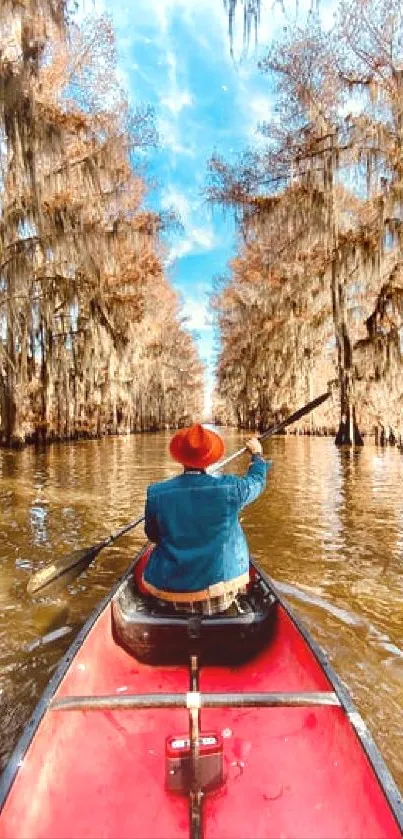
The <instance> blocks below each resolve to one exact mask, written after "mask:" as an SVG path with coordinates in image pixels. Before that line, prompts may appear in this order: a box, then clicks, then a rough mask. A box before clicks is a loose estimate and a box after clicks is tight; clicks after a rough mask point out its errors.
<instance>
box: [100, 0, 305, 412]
mask: <svg viewBox="0 0 403 839" xmlns="http://www.w3.org/2000/svg"><path fill="white" fill-rule="evenodd" d="M290 2H291V3H292V7H293V8H295V6H294V0H290ZM83 3H84V6H85V5H86V4H88V0H83ZM309 4H310V0H306V2H304V1H303V3H302V5H303V6H305V8H306V7H307V6H309ZM95 5H96V8H97V10H99V11H103V10H105V9H107V11H108V13H109V14H110V15H111V16H112V18H113V21H114V24H115V28H116V35H117V46H118V55H119V73H120V76H121V80H122V82H123V84H124V85H125V87H126V89H127V90H128V92H129V96H130V100H131V102H132V104H133V105H136V104H138V103H146V104H150V105H152V106H153V108H154V109H155V114H156V124H157V130H158V132H159V147H158V149H157V150H156V151H155V152H153V153H152V155H151V156H150V158H149V174H150V175H151V176H152V177H153V178H154V179H155V180H156V182H157V187H156V189H155V190H154V191H153V193H152V194H151V195H150V196H149V198H148V203H149V205H151V206H153V207H156V208H158V209H159V208H162V209H167V208H169V207H172V208H173V209H175V210H176V211H177V212H178V213H179V215H180V217H181V220H182V224H183V232H182V233H181V234H180V235H176V236H174V237H172V238H171V241H170V242H168V244H169V245H170V252H169V253H168V256H167V264H166V270H167V274H168V277H169V279H170V281H171V282H172V284H173V285H174V287H175V288H176V289H177V290H178V291H179V292H180V294H181V297H182V300H183V311H184V313H185V314H186V315H187V316H188V318H189V323H188V326H189V328H190V329H192V330H196V331H197V332H198V333H199V338H198V346H199V351H200V355H201V357H202V359H203V361H204V362H205V363H206V365H207V377H206V384H207V392H208V393H211V388H212V382H213V375H212V370H213V364H214V336H213V328H212V324H211V317H210V315H209V312H208V299H207V295H208V292H209V291H210V290H211V287H212V281H213V278H214V276H216V275H217V274H222V273H223V272H225V271H226V269H227V263H228V260H229V259H230V258H231V256H232V255H233V254H234V249H235V246H236V235H235V230H234V224H233V222H232V220H231V218H230V217H229V216H227V217H224V215H223V214H222V213H221V212H220V211H218V210H216V211H215V212H214V214H213V213H212V211H211V208H210V207H208V206H207V205H206V201H205V198H204V196H203V194H202V191H203V188H204V187H205V184H206V172H207V161H208V159H209V157H210V156H211V154H212V153H213V152H214V151H217V152H218V153H222V154H224V155H225V156H226V157H227V158H231V157H232V156H234V155H236V153H237V152H238V151H240V150H241V149H243V148H245V147H246V146H248V145H249V144H251V143H254V142H256V141H257V139H258V135H257V133H256V130H257V126H258V124H259V122H262V121H263V120H265V119H267V118H268V117H269V115H270V107H271V101H270V93H269V89H268V81H267V79H266V78H265V77H264V76H262V75H261V74H260V73H259V71H258V70H257V67H256V57H257V55H256V53H255V51H254V49H253V48H251V49H250V50H249V56H248V57H246V58H245V57H242V18H241V15H240V18H239V21H238V26H237V27H236V40H235V61H234V60H233V59H232V58H231V55H230V49H229V40H228V19H227V15H226V12H225V10H224V8H223V2H222V0H126V2H124V0H123V2H122V0H98V2H96V4H95ZM300 8H301V3H300ZM88 10H89V9H88ZM240 12H241V9H240ZM283 24H284V15H283V13H282V11H281V8H280V5H279V4H278V5H277V6H273V4H272V2H271V0H270V3H268V4H267V5H266V7H265V5H264V4H263V14H262V23H261V27H260V36H259V38H260V44H265V43H268V42H269V41H270V39H271V37H272V35H273V31H274V28H275V27H276V26H278V25H283ZM261 49H262V47H260V48H259V51H260V50H261ZM208 401H209V399H208V398H207V402H208Z"/></svg>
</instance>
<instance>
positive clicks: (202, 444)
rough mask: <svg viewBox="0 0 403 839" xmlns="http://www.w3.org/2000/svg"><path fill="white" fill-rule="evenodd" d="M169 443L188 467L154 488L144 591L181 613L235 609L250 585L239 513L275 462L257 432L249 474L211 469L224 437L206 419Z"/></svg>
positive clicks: (149, 508) (251, 444)
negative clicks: (268, 457) (268, 459)
mask: <svg viewBox="0 0 403 839" xmlns="http://www.w3.org/2000/svg"><path fill="white" fill-rule="evenodd" d="M169 448H170V453H171V456H172V457H173V458H174V460H176V461H177V462H179V463H180V464H181V465H182V466H184V471H183V473H182V474H180V475H178V476H176V477H174V478H171V479H169V480H166V481H162V482H160V483H156V484H152V485H151V486H149V487H148V490H147V501H146V509H145V532H146V535H147V537H148V538H149V539H150V541H151V542H153V543H154V544H155V547H154V548H153V550H152V552H151V555H150V557H149V559H148V561H147V563H146V565H145V567H144V568H143V572H142V584H143V585H142V589H143V591H144V589H145V591H146V592H147V593H148V594H149V595H151V596H152V597H154V598H156V599H157V600H158V601H159V602H160V603H161V602H162V603H164V604H165V605H166V603H167V602H169V603H170V604H171V608H172V609H173V610H174V611H180V612H191V613H196V614H203V615H211V614H217V613H219V612H224V611H227V610H228V609H229V608H230V607H231V606H232V604H233V603H234V601H235V599H236V596H237V594H239V593H240V592H242V591H245V587H246V585H247V584H248V582H249V551H248V545H247V541H246V537H245V534H244V532H243V530H242V527H241V525H240V523H239V520H238V516H239V513H240V511H241V510H242V509H243V508H244V507H245V506H246V505H247V504H251V503H252V501H255V499H256V498H257V497H258V496H259V495H260V494H261V492H263V489H264V487H265V484H266V475H267V472H268V469H269V467H270V465H271V464H269V463H267V462H266V461H265V460H264V458H263V456H262V455H263V452H262V446H261V443H260V441H259V440H258V439H257V438H256V437H253V438H252V439H250V440H248V441H247V443H246V448H247V449H248V451H249V452H250V454H251V455H252V459H251V463H250V466H249V469H248V471H247V473H246V475H245V476H244V477H238V476H237V475H220V476H217V475H211V474H209V473H208V472H207V471H206V470H207V468H208V467H209V466H211V465H212V464H213V463H216V462H217V461H218V460H220V459H221V457H222V456H223V454H224V442H223V440H222V439H221V437H220V436H219V435H218V434H216V433H215V432H214V431H210V430H209V429H207V428H205V427H204V426H202V425H199V424H197V425H192V426H191V427H190V428H184V429H181V430H180V431H178V432H177V433H176V434H175V435H174V436H173V438H172V439H171V442H170V447H169Z"/></svg>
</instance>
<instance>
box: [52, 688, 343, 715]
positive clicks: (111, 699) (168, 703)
mask: <svg viewBox="0 0 403 839" xmlns="http://www.w3.org/2000/svg"><path fill="white" fill-rule="evenodd" d="M195 703H197V705H198V707H199V708H279V707H286V708H304V707H312V706H323V705H326V706H329V705H330V706H336V707H339V706H340V701H339V699H338V697H337V695H336V694H335V693H334V692H333V691H312V692H309V693H197V692H195V691H190V692H189V693H144V694H134V695H130V696H114V695H112V696H65V697H62V698H61V699H54V700H53V702H51V703H50V705H49V709H50V710H51V711H113V710H127V711H130V710H136V709H139V710H140V709H142V708H191V707H194V705H195Z"/></svg>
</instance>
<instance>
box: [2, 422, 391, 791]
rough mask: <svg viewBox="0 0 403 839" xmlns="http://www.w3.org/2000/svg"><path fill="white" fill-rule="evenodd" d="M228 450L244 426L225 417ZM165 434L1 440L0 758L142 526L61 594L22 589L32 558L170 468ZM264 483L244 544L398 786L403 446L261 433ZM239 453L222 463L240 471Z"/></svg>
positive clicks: (120, 505)
mask: <svg viewBox="0 0 403 839" xmlns="http://www.w3.org/2000/svg"><path fill="white" fill-rule="evenodd" d="M223 435H224V436H225V438H226V441H227V450H228V452H229V453H230V452H232V451H235V450H236V449H237V448H239V446H240V445H241V443H242V437H241V436H240V435H239V434H238V432H236V431H233V430H228V429H227V430H225V431H223ZM169 437H170V434H169V433H168V432H167V433H161V434H148V435H139V436H134V437H117V438H104V439H102V440H96V441H89V442H77V443H73V444H64V445H63V444H60V445H54V446H52V447H50V448H48V449H45V450H43V451H38V450H35V449H34V448H28V449H25V450H24V451H21V452H7V451H0V707H1V717H0V720H1V722H0V725H1V732H0V733H1V737H0V741H1V754H0V756H1V761H2V763H3V764H4V761H5V760H6V759H7V756H8V754H9V753H10V750H11V749H12V747H13V745H14V744H15V742H16V739H17V737H18V735H19V734H20V732H21V730H22V727H23V725H24V723H25V722H26V720H27V718H28V716H29V715H30V713H31V711H32V710H33V708H34V706H35V703H36V701H37V699H38V697H39V696H40V694H41V692H42V690H43V689H44V687H45V685H46V682H47V680H48V679H49V677H50V675H51V674H52V672H53V670H54V668H55V666H56V664H57V662H58V660H59V658H60V656H61V655H62V654H63V653H64V651H65V650H66V648H67V647H68V645H69V644H70V643H71V641H72V640H73V638H74V636H75V634H76V633H77V631H78V629H79V628H80V626H81V625H82V624H83V622H84V621H85V619H86V618H87V617H88V616H89V614H90V612H91V611H92V609H93V607H94V606H95V605H96V604H97V603H98V602H99V600H100V599H101V598H102V597H103V596H104V595H105V593H106V592H107V591H108V589H109V588H110V587H111V585H112V584H113V582H114V581H115V580H116V579H117V577H118V576H119V574H120V573H121V572H122V571H123V570H124V568H125V566H126V565H127V564H128V562H129V560H130V558H131V557H132V556H133V554H134V552H135V551H136V550H137V549H138V548H139V547H140V546H141V544H142V543H143V542H144V534H143V531H142V529H141V528H139V529H138V531H137V532H136V531H134V532H133V533H131V534H129V535H127V536H125V537H124V538H123V539H121V540H120V541H119V542H117V543H115V545H114V546H113V547H110V548H108V549H106V550H104V551H103V552H101V554H100V555H99V557H98V559H97V561H96V563H95V564H94V565H93V566H92V567H91V568H90V569H89V570H88V571H87V572H86V573H85V574H84V575H83V576H81V577H80V578H79V579H78V580H77V581H76V582H75V583H73V584H71V585H70V586H69V587H68V588H67V589H66V590H65V591H63V592H62V593H61V594H58V595H53V596H47V597H37V598H36V599H32V598H30V597H29V596H28V594H27V593H26V585H27V582H28V579H29V576H30V573H31V571H32V570H34V569H37V568H38V567H40V565H41V564H43V563H45V562H48V561H50V560H51V559H52V558H54V557H58V556H62V555H64V554H65V553H68V552H69V551H71V550H73V549H75V548H77V547H84V546H86V545H91V544H93V543H94V542H96V541H97V540H100V539H103V538H105V536H107V535H108V533H110V532H112V531H114V530H116V528H118V527H119V526H121V525H123V524H125V523H126V522H128V521H130V520H131V519H134V518H136V517H137V516H138V515H139V514H141V513H142V511H143V500H144V496H145V491H146V487H147V484H148V483H149V482H150V481H156V480H161V479H164V478H168V477H170V476H171V475H173V474H175V472H176V471H177V468H176V466H175V464H174V463H173V462H172V461H171V460H170V458H169V455H168V453H167V444H168V440H169ZM266 454H267V456H268V457H271V458H272V459H273V468H272V471H271V473H270V480H269V484H268V488H267V490H266V492H265V494H264V495H263V496H262V497H261V498H260V499H259V500H258V501H257V502H256V503H255V504H254V505H253V506H251V507H249V508H248V509H247V510H246V511H245V512H244V515H243V519H242V520H243V524H244V527H245V530H246V532H247V535H248V539H249V543H250V547H251V550H252V553H253V554H254V555H255V556H256V558H257V559H258V561H259V562H260V563H261V565H262V566H263V567H264V568H265V569H266V570H267V571H268V572H269V573H270V574H271V576H272V577H273V578H274V580H275V581H276V582H277V583H278V584H279V587H280V589H281V591H282V592H283V593H284V594H285V595H286V596H287V598H288V600H289V602H290V603H291V604H292V606H293V607H294V610H295V611H297V613H298V614H299V616H300V617H301V618H302V619H303V620H304V621H305V622H306V624H307V625H308V627H309V629H310V630H311V632H312V633H313V635H314V637H315V638H316V639H317V640H318V641H319V643H320V644H321V646H322V647H323V648H324V649H325V651H326V652H327V654H328V656H329V659H330V661H331V663H332V664H333V666H334V668H335V669H336V671H337V672H338V674H339V676H340V677H341V678H342V680H343V682H344V683H345V684H346V685H347V687H348V688H349V690H350V692H351V694H352V696H353V698H354V700H355V702H356V704H357V706H358V708H359V710H360V711H361V713H362V714H363V716H364V717H365V719H366V721H367V722H368V724H369V727H370V729H371V730H372V733H373V735H374V738H375V740H376V742H377V744H378V746H379V747H380V749H381V750H382V752H383V755H384V757H385V760H386V763H387V764H388V766H389V768H390V770H391V771H392V774H393V775H394V777H395V779H396V781H397V783H398V784H399V786H400V788H403V766H402V765H401V755H402V754H403V725H402V707H403V609H402V605H403V575H402V566H403V491H402V486H403V454H401V453H399V451H397V450H395V449H385V450H381V449H376V448H374V447H372V446H371V445H366V446H365V447H364V448H363V449H362V450H359V451H357V452H356V453H353V452H350V451H343V452H340V451H338V450H337V449H336V447H335V446H334V443H333V441H332V440H331V439H317V438H308V437H280V438H275V439H273V440H272V441H270V442H269V443H267V445H266ZM245 466H246V459H245V458H244V459H241V460H238V461H236V462H235V463H232V464H231V465H230V466H229V467H228V468H229V469H230V470H233V471H237V472H240V471H242V470H244V469H245Z"/></svg>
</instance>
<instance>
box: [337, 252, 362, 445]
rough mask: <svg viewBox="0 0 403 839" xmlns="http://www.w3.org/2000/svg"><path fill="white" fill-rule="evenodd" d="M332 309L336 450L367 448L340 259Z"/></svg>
mask: <svg viewBox="0 0 403 839" xmlns="http://www.w3.org/2000/svg"><path fill="white" fill-rule="evenodd" d="M332 308H333V322H334V328H335V336H336V345H337V361H338V365H337V366H338V374H339V388H340V424H339V429H338V432H337V434H336V439H335V443H336V446H342V445H347V446H363V445H364V440H363V438H362V436H361V433H360V430H359V428H358V425H357V421H356V415H355V405H354V373H353V364H352V362H353V357H352V356H353V353H352V346H351V341H350V337H349V334H348V329H347V323H346V306H345V289H344V282H343V278H342V276H341V275H340V265H339V262H338V260H337V257H335V258H334V259H333V261H332Z"/></svg>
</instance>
